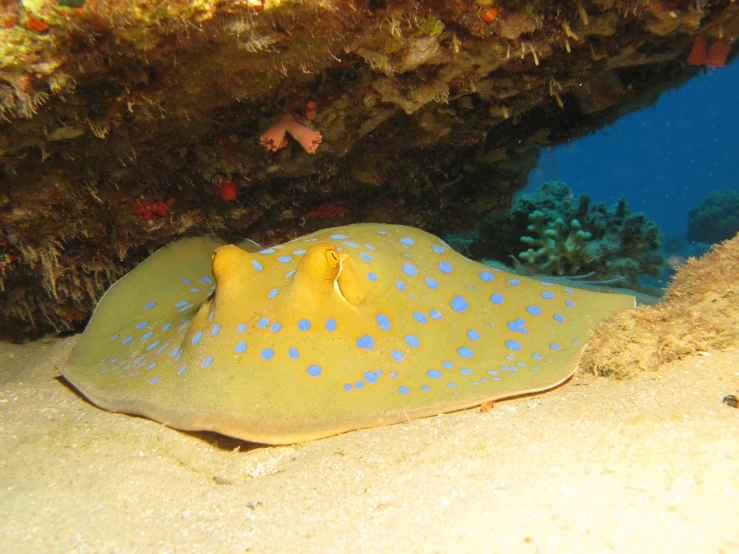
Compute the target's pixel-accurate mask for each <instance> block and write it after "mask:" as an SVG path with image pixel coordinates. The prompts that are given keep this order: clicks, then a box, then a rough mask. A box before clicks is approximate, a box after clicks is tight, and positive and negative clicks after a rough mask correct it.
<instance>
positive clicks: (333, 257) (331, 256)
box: [326, 249, 341, 269]
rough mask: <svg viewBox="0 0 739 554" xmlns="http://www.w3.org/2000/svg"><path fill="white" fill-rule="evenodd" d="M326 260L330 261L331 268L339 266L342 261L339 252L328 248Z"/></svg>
mask: <svg viewBox="0 0 739 554" xmlns="http://www.w3.org/2000/svg"><path fill="white" fill-rule="evenodd" d="M326 262H328V266H329V267H330V268H331V269H335V268H337V267H339V264H340V263H341V262H340V261H339V253H338V252H337V251H336V250H334V249H331V250H326Z"/></svg>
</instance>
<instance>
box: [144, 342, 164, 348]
mask: <svg viewBox="0 0 739 554" xmlns="http://www.w3.org/2000/svg"><path fill="white" fill-rule="evenodd" d="M160 342H161V341H158V340H155V341H154V342H152V343H151V344H150V345H149V346H147V347H146V350H154V349H155V348H156V347H157V346H158V345H159V343H160Z"/></svg>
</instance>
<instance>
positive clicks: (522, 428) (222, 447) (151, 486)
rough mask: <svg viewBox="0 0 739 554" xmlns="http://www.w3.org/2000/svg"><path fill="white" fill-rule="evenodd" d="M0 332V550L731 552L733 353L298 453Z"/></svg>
mask: <svg viewBox="0 0 739 554" xmlns="http://www.w3.org/2000/svg"><path fill="white" fill-rule="evenodd" d="M75 340H76V338H68V339H48V340H43V341H38V342H35V343H32V344H28V345H22V346H20V345H12V344H0V366H1V367H2V369H1V370H0V452H2V454H1V459H0V544H1V545H2V548H1V550H2V551H3V552H33V553H37V552H126V553H129V552H223V553H231V552H233V553H237V552H238V553H243V552H259V553H261V552H280V553H281V552H310V553H315V552H319V553H320V552H353V553H357V552H506V553H508V552H524V553H529V552H532V553H533V552H568V553H570V552H587V553H593V552H671V553H674V552H690V553H695V552H714V553H730V552H739V410H737V409H733V408H730V407H729V406H727V405H725V404H723V403H722V398H723V397H724V396H726V395H727V394H736V395H738V396H739V393H737V390H738V389H739V351H736V350H731V351H727V352H711V353H708V354H709V355H706V356H696V357H692V358H689V359H687V360H684V361H682V362H679V363H676V364H672V365H669V366H667V367H665V368H663V369H662V370H661V371H660V372H658V373H642V374H641V375H639V376H637V377H635V378H633V379H630V380H626V381H611V380H607V379H603V378H591V377H580V378H577V379H574V380H572V381H570V382H569V383H568V384H566V385H564V386H562V387H560V388H559V389H557V390H555V391H552V392H549V393H545V394H541V395H536V396H530V397H526V398H519V399H515V400H510V401H505V402H499V403H496V405H495V407H494V409H493V410H491V411H489V412H487V413H481V412H480V411H478V410H477V409H473V410H466V411H462V412H457V413H454V414H447V415H442V416H437V417H431V418H426V419H421V420H416V421H411V422H408V423H404V424H400V425H394V426H390V427H381V428H375V429H367V430H363V431H357V432H352V433H347V434H344V435H340V436H337V437H333V438H329V439H323V440H319V441H314V442H309V443H305V444H300V445H295V446H281V447H269V446H260V445H254V444H250V443H245V442H242V441H238V440H234V439H230V438H227V437H221V436H218V435H214V434H209V433H184V432H180V431H176V430H173V429H169V428H167V427H164V426H162V425H160V424H158V423H155V422H153V421H149V420H147V419H143V418H139V417H131V416H128V415H125V414H117V413H108V412H105V411H102V410H100V409H98V408H95V407H94V406H92V405H91V404H89V403H87V402H86V401H85V400H84V399H82V398H81V397H80V396H79V395H78V394H77V393H76V392H75V391H74V390H73V389H71V388H70V387H69V386H67V385H66V383H65V381H64V380H63V379H62V378H61V377H60V375H61V374H60V372H59V371H58V370H57V369H56V364H58V363H59V362H60V361H61V360H63V359H64V358H65V356H67V355H68V353H69V351H70V349H71V347H72V346H73V344H74V342H75Z"/></svg>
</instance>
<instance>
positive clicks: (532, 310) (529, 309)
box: [526, 306, 541, 315]
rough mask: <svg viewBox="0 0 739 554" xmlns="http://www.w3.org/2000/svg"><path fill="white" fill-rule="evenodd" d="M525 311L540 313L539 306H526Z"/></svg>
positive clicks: (532, 313)
mask: <svg viewBox="0 0 739 554" xmlns="http://www.w3.org/2000/svg"><path fill="white" fill-rule="evenodd" d="M526 311H527V312H529V313H530V314H531V315H541V308H540V307H539V306H526Z"/></svg>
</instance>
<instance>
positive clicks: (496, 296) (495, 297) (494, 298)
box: [490, 292, 505, 304]
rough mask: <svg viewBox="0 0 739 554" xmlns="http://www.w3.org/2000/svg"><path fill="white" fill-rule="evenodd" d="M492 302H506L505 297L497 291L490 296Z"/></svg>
mask: <svg viewBox="0 0 739 554" xmlns="http://www.w3.org/2000/svg"><path fill="white" fill-rule="evenodd" d="M490 302H492V303H493V304H502V303H503V302H505V298H503V297H502V296H501V295H500V294H498V293H497V292H495V293H493V295H492V296H491V297H490Z"/></svg>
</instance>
